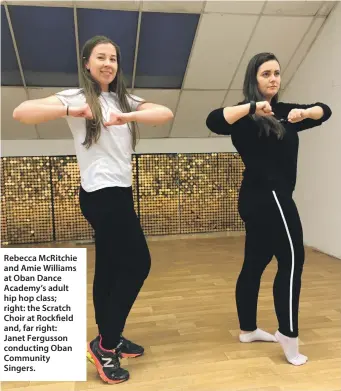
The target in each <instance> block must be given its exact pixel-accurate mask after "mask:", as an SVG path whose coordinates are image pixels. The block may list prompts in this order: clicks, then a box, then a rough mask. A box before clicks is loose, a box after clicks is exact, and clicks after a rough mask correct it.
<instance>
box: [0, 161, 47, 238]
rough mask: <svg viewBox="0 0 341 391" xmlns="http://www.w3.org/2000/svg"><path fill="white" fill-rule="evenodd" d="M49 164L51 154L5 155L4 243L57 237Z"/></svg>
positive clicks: (3, 186) (3, 163) (3, 195)
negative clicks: (53, 219) (32, 155)
mask: <svg viewBox="0 0 341 391" xmlns="http://www.w3.org/2000/svg"><path fill="white" fill-rule="evenodd" d="M49 165H50V162H49V158H48V157H8V158H5V157H4V158H2V168H3V169H2V177H3V179H2V191H1V193H2V197H3V210H2V214H4V217H2V220H5V223H4V227H5V229H6V232H5V233H4V232H3V231H2V244H7V243H9V244H15V243H37V242H49V241H52V240H53V229H52V213H51V198H50V197H51V185H50V177H49V172H50V169H49ZM4 239H5V240H4Z"/></svg>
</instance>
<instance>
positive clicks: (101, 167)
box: [56, 88, 144, 192]
mask: <svg viewBox="0 0 341 391" xmlns="http://www.w3.org/2000/svg"><path fill="white" fill-rule="evenodd" d="M81 91H82V90H81V89H79V88H75V89H70V90H64V91H61V92H58V93H57V94H56V96H57V97H58V98H59V99H60V100H61V102H62V103H63V104H64V105H65V106H66V105H69V106H82V105H84V104H85V103H86V100H85V96H84V94H83V93H81ZM131 96H132V97H133V98H134V99H136V100H137V101H135V100H133V99H131V98H130V97H129V96H128V102H129V104H130V107H131V110H132V111H136V109H137V107H138V106H139V105H140V104H141V102H144V100H143V99H141V98H139V97H137V96H135V95H131ZM99 100H100V103H101V107H102V113H103V122H105V121H107V120H109V116H110V112H116V113H122V110H121V109H120V105H119V102H118V97H117V94H116V93H114V92H102V94H101V95H100V96H99ZM65 118H66V120H67V123H68V125H69V127H70V130H71V132H72V135H73V139H74V144H75V149H76V155H77V159H78V165H79V169H80V175H81V185H82V187H83V189H84V190H85V191H87V192H92V191H95V190H99V189H102V188H104V187H114V186H119V187H129V186H131V185H132V167H131V155H132V152H133V149H132V134H131V131H130V129H129V127H128V124H124V125H119V126H117V125H115V126H109V127H107V128H104V127H103V126H102V127H101V134H100V137H99V139H98V141H97V142H96V143H93V144H92V145H91V147H90V148H86V147H85V146H84V145H82V143H83V142H84V140H85V134H86V126H85V119H84V118H76V117H65Z"/></svg>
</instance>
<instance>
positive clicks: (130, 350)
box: [120, 334, 144, 358]
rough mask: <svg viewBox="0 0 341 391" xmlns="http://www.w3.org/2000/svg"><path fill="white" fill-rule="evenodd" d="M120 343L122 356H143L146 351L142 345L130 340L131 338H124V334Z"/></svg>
mask: <svg viewBox="0 0 341 391" xmlns="http://www.w3.org/2000/svg"><path fill="white" fill-rule="evenodd" d="M120 344H121V348H120V350H121V355H122V357H132V358H133V357H139V356H142V355H143V353H144V348H143V347H142V346H140V345H137V344H136V343H134V342H132V341H129V339H126V338H124V337H123V335H122V334H121V338H120Z"/></svg>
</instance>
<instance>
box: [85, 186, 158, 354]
mask: <svg viewBox="0 0 341 391" xmlns="http://www.w3.org/2000/svg"><path fill="white" fill-rule="evenodd" d="M79 201H80V207H81V211H82V213H83V215H84V217H85V218H86V219H87V220H88V222H89V223H90V224H91V226H92V227H93V229H94V231H95V247H96V262H95V276H94V283H93V301H94V307H95V318H96V323H97V325H98V329H99V333H100V334H101V335H102V338H103V339H102V345H103V347H104V348H106V349H114V348H115V347H116V346H117V344H118V342H119V338H120V334H121V333H122V331H123V329H124V326H125V322H126V319H127V316H128V314H129V312H130V310H131V307H132V306H133V304H134V302H135V300H136V297H137V295H138V293H139V291H140V289H141V288H142V285H143V283H144V280H145V279H146V278H147V276H148V274H149V270H150V266H151V259H150V254H149V249H148V246H147V243H146V240H145V237H144V234H143V232H142V228H141V225H140V222H139V219H138V218H137V216H136V213H135V210H134V203H133V195H132V188H131V187H129V188H123V187H108V188H104V189H100V190H97V191H94V192H86V191H85V190H84V189H83V188H82V187H81V188H80V193H79Z"/></svg>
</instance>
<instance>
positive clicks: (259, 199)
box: [236, 186, 304, 337]
mask: <svg viewBox="0 0 341 391" xmlns="http://www.w3.org/2000/svg"><path fill="white" fill-rule="evenodd" d="M239 213H240V215H241V218H242V219H243V220H244V222H245V228H246V240H245V258H244V264H243V268H242V270H241V273H240V275H239V278H238V281H237V286H236V302H237V310H238V316H239V323H240V328H241V330H244V331H253V330H255V329H256V328H257V320H256V319H257V301H258V292H259V286H260V281H261V277H262V274H263V271H264V270H265V268H266V266H267V265H268V264H269V262H270V261H271V259H272V257H273V256H275V257H276V258H277V263H278V271H277V275H276V278H275V281H274V286H273V295H274V302H275V310H276V315H277V319H278V323H279V331H280V332H281V333H282V334H284V335H286V336H288V337H297V336H298V310H299V297H300V290H301V275H302V270H303V264H304V246H303V233H302V226H301V221H300V217H299V214H298V211H297V208H296V205H295V202H294V201H293V199H292V195H291V194H290V193H287V194H285V193H277V192H276V191H272V190H262V191H260V190H252V189H246V188H243V186H242V188H241V191H240V197H239Z"/></svg>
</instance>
